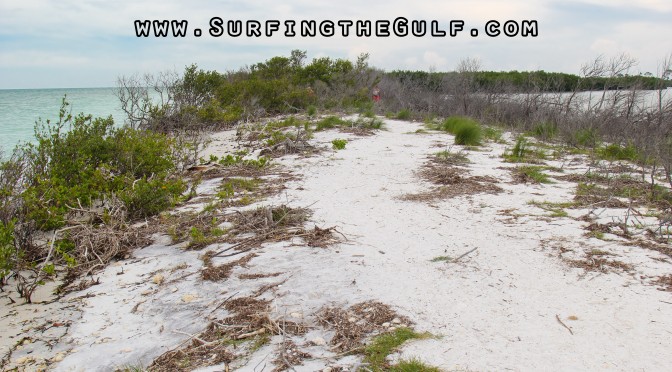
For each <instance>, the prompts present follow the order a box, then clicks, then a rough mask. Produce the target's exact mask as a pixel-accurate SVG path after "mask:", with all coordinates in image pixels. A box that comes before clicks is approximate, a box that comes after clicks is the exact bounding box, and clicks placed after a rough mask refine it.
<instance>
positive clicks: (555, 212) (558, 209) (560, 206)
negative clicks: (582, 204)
mask: <svg viewBox="0 0 672 372" xmlns="http://www.w3.org/2000/svg"><path fill="white" fill-rule="evenodd" d="M528 204H530V205H534V206H536V207H539V208H541V209H543V210H545V211H547V212H550V214H548V215H547V216H548V217H553V218H558V217H568V216H569V214H568V213H567V211H565V210H564V208H571V207H574V206H576V205H577V204H576V203H575V202H565V203H552V202H546V201H545V202H537V201H531V202H529V203H528Z"/></svg>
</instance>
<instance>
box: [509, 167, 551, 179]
mask: <svg viewBox="0 0 672 372" xmlns="http://www.w3.org/2000/svg"><path fill="white" fill-rule="evenodd" d="M543 170H544V167H539V166H535V165H524V166H520V167H516V168H515V169H514V173H515V174H517V175H519V176H521V177H522V178H523V181H525V182H527V181H532V182H534V183H551V180H550V178H548V175H546V174H545V173H544V172H543Z"/></svg>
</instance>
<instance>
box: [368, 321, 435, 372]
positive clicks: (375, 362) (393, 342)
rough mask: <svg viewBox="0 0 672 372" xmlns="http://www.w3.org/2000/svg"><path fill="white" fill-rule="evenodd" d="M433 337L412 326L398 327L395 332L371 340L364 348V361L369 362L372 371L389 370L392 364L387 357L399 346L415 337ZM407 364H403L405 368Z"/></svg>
mask: <svg viewBox="0 0 672 372" xmlns="http://www.w3.org/2000/svg"><path fill="white" fill-rule="evenodd" d="M428 337H431V335H430V334H428V333H417V332H415V331H414V330H412V329H410V328H398V329H396V330H395V331H394V332H390V333H384V334H382V335H379V336H376V337H374V338H373V340H371V343H369V344H368V345H367V346H366V349H364V362H365V363H369V368H370V369H371V370H372V371H388V370H390V368H394V366H390V365H389V364H388V362H387V360H386V359H387V357H388V356H389V355H390V354H391V353H393V352H394V351H396V350H397V348H399V346H401V345H402V344H403V343H404V342H406V341H408V340H413V339H425V338H428ZM405 366H407V364H403V365H402V367H404V368H405Z"/></svg>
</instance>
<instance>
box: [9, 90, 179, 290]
mask: <svg viewBox="0 0 672 372" xmlns="http://www.w3.org/2000/svg"><path fill="white" fill-rule="evenodd" d="M67 107H68V103H67V102H66V101H65V99H64V100H63V105H62V107H61V110H60V113H59V119H58V121H56V122H54V123H52V122H50V121H46V122H43V121H38V122H37V123H36V125H35V139H36V141H35V143H30V144H27V145H23V146H20V147H17V148H16V149H15V150H14V153H13V155H12V157H11V158H10V159H9V160H7V161H5V162H3V163H2V164H1V165H0V276H5V275H7V273H8V272H11V271H14V272H17V271H18V270H23V269H32V270H35V271H36V272H37V273H38V274H37V275H36V276H35V278H34V281H33V283H32V284H29V285H27V286H25V287H24V288H23V289H22V290H20V292H21V295H22V296H24V297H25V298H26V299H27V300H28V301H29V300H30V296H31V294H32V292H33V290H34V289H35V287H36V286H37V285H38V284H40V283H42V277H41V276H42V275H45V274H46V275H52V274H53V273H54V270H55V266H56V265H57V264H67V267H70V268H73V267H78V268H84V269H86V267H87V266H86V264H87V262H77V260H79V259H84V260H87V259H89V257H91V259H95V260H96V262H100V261H101V260H102V259H101V258H100V257H99V256H98V254H96V253H93V254H92V253H91V252H92V250H94V249H96V250H98V249H103V250H104V249H111V250H113V251H115V252H120V251H123V250H125V249H129V247H131V246H134V244H135V243H134V242H135V241H136V240H133V239H131V240H126V238H123V239H122V238H119V237H118V236H117V235H115V234H116V232H112V231H113V230H115V229H119V230H124V229H126V228H127V226H128V222H130V221H132V220H133V219H136V218H141V217H147V216H151V215H154V214H157V213H159V212H161V211H163V210H165V209H167V208H168V207H170V206H172V205H173V204H174V203H175V202H176V201H178V200H180V199H181V198H182V194H183V192H184V191H185V190H186V189H187V184H186V182H185V181H184V180H182V178H181V177H180V176H179V173H178V169H177V164H176V163H177V156H179V155H177V154H176V152H174V151H173V148H172V145H173V140H172V139H171V138H170V137H168V136H167V135H164V134H160V133H155V132H151V131H147V130H139V129H133V128H128V127H124V128H116V127H115V126H114V122H113V121H112V118H111V117H109V118H105V119H103V118H95V119H94V118H93V117H91V116H90V115H88V116H87V115H83V114H80V115H78V116H76V117H74V118H73V117H72V116H71V115H70V114H68V113H66V109H67ZM10 184H12V185H13V186H12V187H13V188H11V189H10V188H9V187H8V185H10ZM17 206H19V207H17ZM101 223H103V224H104V225H106V227H105V228H104V229H103V228H100V226H101V225H100V224H101ZM66 225H68V227H67V228H62V227H63V226H66ZM84 225H88V226H89V227H88V228H84ZM73 228H75V229H77V230H76V233H75V230H72V229H73ZM40 230H41V231H50V230H55V231H54V232H53V238H52V239H54V240H53V241H52V242H51V243H49V242H45V241H44V239H41V238H39V236H40V234H41V233H39V231H40ZM87 232H91V234H98V235H99V234H106V233H111V234H112V235H113V236H112V237H110V239H111V240H112V241H115V240H116V239H121V241H118V245H119V246H118V247H116V246H115V247H116V248H115V247H107V248H106V247H99V246H98V245H97V244H98V243H93V242H92V241H91V240H90V239H89V238H83V235H82V234H86V233H87ZM57 234H58V239H56V236H57ZM124 234H125V233H124V232H121V233H120V235H124ZM104 239H105V238H101V241H102V240H104ZM137 241H140V240H137ZM87 242H88V243H87ZM80 243H81V244H84V245H86V244H89V245H90V246H86V248H85V247H83V246H80ZM50 245H51V247H50ZM94 245H95V246H94ZM85 249H86V251H87V252H89V253H88V254H85V253H84V250H85ZM47 252H50V253H49V254H48V253H47ZM51 252H53V254H51ZM99 253H100V252H99ZM113 255H114V254H112V255H110V256H109V257H108V256H105V257H106V259H109V258H111V257H113ZM47 256H48V257H49V262H46V261H43V262H41V264H40V265H37V264H36V263H37V262H39V261H41V260H43V259H44V258H45V257H47Z"/></svg>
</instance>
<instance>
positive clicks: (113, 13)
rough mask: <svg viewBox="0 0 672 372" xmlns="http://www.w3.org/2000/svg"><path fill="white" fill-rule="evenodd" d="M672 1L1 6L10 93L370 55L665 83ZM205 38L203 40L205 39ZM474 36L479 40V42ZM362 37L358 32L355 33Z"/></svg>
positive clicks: (433, 64) (0, 50) (439, 67)
mask: <svg viewBox="0 0 672 372" xmlns="http://www.w3.org/2000/svg"><path fill="white" fill-rule="evenodd" d="M213 17H219V18H221V19H222V20H223V21H224V22H225V23H226V21H229V20H240V21H243V22H245V21H249V20H252V21H259V22H262V25H263V22H265V21H267V20H279V21H280V22H284V21H287V20H294V21H296V22H297V23H299V22H300V21H302V20H315V21H317V22H322V21H325V20H331V21H333V22H337V21H340V20H351V21H356V20H370V21H372V22H375V21H377V20H387V21H390V22H392V21H394V20H395V19H396V18H397V17H405V18H406V19H408V21H409V22H410V21H413V20H418V21H426V22H431V21H437V22H438V23H437V24H438V28H439V29H440V30H445V31H448V30H449V25H450V22H451V21H460V20H461V21H464V31H462V32H460V33H458V34H457V35H456V36H455V37H450V36H446V37H431V36H429V35H426V36H424V37H415V36H412V35H409V36H405V37H398V36H394V35H392V36H390V37H375V36H372V37H357V36H355V35H353V34H351V35H350V36H348V37H342V36H339V32H340V31H339V29H338V28H337V29H336V31H337V35H336V36H333V37H322V36H317V37H300V36H296V37H285V36H284V35H283V33H284V31H285V29H284V24H281V27H280V31H278V32H276V33H275V34H274V35H272V36H270V37H266V36H262V37H247V36H244V35H243V36H240V37H237V38H235V37H231V36H228V35H227V34H226V33H225V34H224V35H223V36H220V37H214V36H211V35H210V34H209V32H208V30H209V28H210V26H209V23H210V20H211V19H212V18H213ZM135 20H187V21H188V29H187V32H188V36H187V37H183V38H181V37H168V38H157V37H147V38H144V37H136V34H135V27H134V21H135ZM490 20H496V21H499V22H500V25H501V24H504V23H505V22H507V21H515V22H518V23H519V24H520V23H522V22H523V21H536V23H537V30H538V35H537V36H536V37H532V36H527V37H523V36H520V35H518V36H514V37H509V36H505V35H503V34H500V35H499V36H497V37H490V36H487V35H485V25H486V23H487V22H488V21H490ZM671 20H672V1H670V0H639V1H633V0H575V1H561V0H535V1H532V0H508V1H501V0H470V1H466V0H460V1H457V0H415V1H394V0H388V1H377V0H368V1H367V0H364V1H362V0H339V1H329V2H326V1H324V2H321V1H317V0H284V1H277V0H261V1H254V0H249V1H245V2H242V1H228V0H219V1H203V0H192V1H177V0H158V1H141V0H130V1H127V0H119V1H111V0H58V1H54V0H0V89H19V88H73V87H109V86H115V85H116V80H117V78H118V77H120V76H128V75H132V74H144V73H158V72H161V71H167V70H173V71H182V70H183V69H184V67H185V66H187V65H191V64H194V63H195V64H197V65H198V66H199V67H200V68H202V69H206V70H217V71H229V70H237V69H239V68H241V67H244V66H248V65H251V64H254V63H257V62H263V61H265V60H267V59H269V58H271V57H274V56H289V54H290V52H291V51H292V50H294V49H299V50H304V51H306V52H307V54H308V60H311V59H312V58H318V57H325V56H327V57H332V58H348V59H351V60H354V59H355V58H356V57H357V56H358V55H360V54H361V53H364V52H366V53H369V56H370V57H369V63H370V64H371V65H372V66H375V67H378V68H381V69H384V70H386V71H391V70H399V69H401V70H431V71H452V70H454V69H455V68H456V66H457V65H458V63H459V62H460V61H462V60H465V59H466V58H473V59H477V60H478V61H479V62H480V67H481V69H483V70H490V71H504V70H519V71H522V70H545V71H553V72H567V73H575V74H578V73H579V72H580V69H581V66H582V65H584V64H585V63H588V62H590V61H592V60H594V59H595V58H597V57H599V56H603V57H604V58H607V59H608V58H612V57H616V56H618V55H621V54H623V53H625V54H627V55H628V56H630V57H632V58H634V59H636V60H637V61H638V63H637V65H635V66H634V67H633V68H632V69H631V70H630V71H629V73H631V74H638V73H646V72H649V73H652V74H656V73H657V71H658V70H659V69H660V64H661V62H662V60H663V59H664V58H665V57H666V56H668V55H670V53H672V39H671V38H670V35H672V21H671ZM195 28H199V29H201V30H202V36H201V37H195V36H194V29H195ZM471 29H477V30H479V35H478V36H477V37H472V36H471V35H470V30H471ZM353 33H354V32H353Z"/></svg>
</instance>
